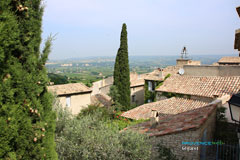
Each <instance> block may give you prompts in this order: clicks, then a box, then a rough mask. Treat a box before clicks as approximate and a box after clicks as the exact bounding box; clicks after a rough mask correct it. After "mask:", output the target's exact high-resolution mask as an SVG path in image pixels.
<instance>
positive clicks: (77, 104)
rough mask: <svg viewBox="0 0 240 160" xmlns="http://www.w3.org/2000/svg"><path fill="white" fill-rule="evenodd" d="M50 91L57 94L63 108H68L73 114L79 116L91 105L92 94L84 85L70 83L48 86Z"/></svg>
mask: <svg viewBox="0 0 240 160" xmlns="http://www.w3.org/2000/svg"><path fill="white" fill-rule="evenodd" d="M48 90H49V91H50V92H52V93H54V94H56V96H57V98H58V99H59V101H60V104H61V105H62V106H63V107H68V108H69V109H70V111H71V112H72V114H78V113H79V112H80V111H81V110H82V109H83V108H86V107H87V106H88V105H90V104H91V92H92V90H90V89H89V88H88V87H87V86H85V85H84V84H82V83H70V84H62V85H53V86H48Z"/></svg>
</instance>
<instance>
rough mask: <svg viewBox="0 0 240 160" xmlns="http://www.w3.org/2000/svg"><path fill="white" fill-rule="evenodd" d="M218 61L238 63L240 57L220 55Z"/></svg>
mask: <svg viewBox="0 0 240 160" xmlns="http://www.w3.org/2000/svg"><path fill="white" fill-rule="evenodd" d="M218 63H240V57H222V58H221V59H220V60H219V61H218Z"/></svg>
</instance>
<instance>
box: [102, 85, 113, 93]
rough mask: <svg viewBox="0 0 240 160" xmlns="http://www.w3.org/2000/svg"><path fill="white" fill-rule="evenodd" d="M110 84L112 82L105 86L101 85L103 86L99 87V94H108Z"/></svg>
mask: <svg viewBox="0 0 240 160" xmlns="http://www.w3.org/2000/svg"><path fill="white" fill-rule="evenodd" d="M111 86H112V84H110V85H107V86H103V87H101V88H99V90H100V93H101V94H105V95H108V93H109V91H110V87H111Z"/></svg>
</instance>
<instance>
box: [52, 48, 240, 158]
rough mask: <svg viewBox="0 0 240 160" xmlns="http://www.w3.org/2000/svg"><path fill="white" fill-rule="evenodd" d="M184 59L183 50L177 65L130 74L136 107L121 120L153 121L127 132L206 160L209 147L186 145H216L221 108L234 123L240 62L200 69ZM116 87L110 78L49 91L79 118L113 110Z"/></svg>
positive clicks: (235, 59) (225, 61)
mask: <svg viewBox="0 0 240 160" xmlns="http://www.w3.org/2000/svg"><path fill="white" fill-rule="evenodd" d="M185 56H186V53H185V51H183V53H182V55H181V56H180V58H179V59H177V60H176V66H168V67H166V68H158V69H157V70H154V71H153V72H151V73H147V74H142V75H138V74H137V73H131V74H130V82H131V103H132V104H136V105H137V107H136V108H134V109H131V110H129V111H127V112H124V113H123V114H122V115H121V116H123V117H126V118H130V119H135V120H140V119H150V121H147V122H145V123H141V124H138V125H136V126H131V127H129V128H126V129H133V130H137V131H138V132H140V133H145V134H147V135H149V136H155V137H157V142H160V141H161V142H162V143H163V144H164V145H165V146H167V147H169V148H172V149H173V153H174V154H175V155H177V156H178V157H183V156H185V157H188V158H189V156H190V159H191V158H192V159H194V158H195V159H198V158H196V157H200V156H201V157H206V156H207V152H206V147H207V146H201V150H200V149H199V150H194V151H192V152H183V151H182V147H186V146H182V144H181V142H182V141H187V142H199V141H211V140H212V138H213V134H214V131H215V124H216V112H217V108H220V107H224V108H225V109H226V112H225V115H226V118H227V121H228V122H230V123H234V122H233V121H232V119H231V115H230V110H229V106H228V101H229V100H230V98H231V96H232V95H234V94H237V93H238V92H239V90H240V72H239V70H240V57H222V58H221V59H220V60H219V61H218V62H216V63H214V64H212V65H201V62H199V61H193V60H191V59H188V58H187V57H185ZM159 84H160V85H159ZM112 85H113V77H109V78H107V79H103V80H100V81H97V82H94V84H93V86H92V87H91V88H89V87H87V86H85V85H84V84H82V83H73V84H63V85H53V86H49V87H48V89H49V90H50V91H52V92H55V93H56V95H57V97H58V98H59V100H60V103H61V104H62V106H66V107H68V108H69V109H70V110H71V111H72V113H73V114H75V115H76V114H78V113H79V112H81V109H83V108H86V107H87V106H88V105H90V104H95V105H100V106H103V107H107V106H110V105H111V97H109V96H108V93H109V90H110V87H111V86H112ZM148 92H149V93H150V94H148ZM146 95H151V96H149V97H147V96H146ZM153 125H154V127H152V126H153ZM157 142H156V144H157ZM188 147H189V146H188ZM204 147H205V149H204ZM189 154H190V155H189Z"/></svg>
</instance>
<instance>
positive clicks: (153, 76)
mask: <svg viewBox="0 0 240 160" xmlns="http://www.w3.org/2000/svg"><path fill="white" fill-rule="evenodd" d="M180 68H181V67H180V66H168V67H166V68H163V69H156V70H154V71H153V72H151V73H148V74H147V75H146V77H145V80H153V81H162V80H164V77H166V76H167V75H168V74H171V75H178V71H179V69H180Z"/></svg>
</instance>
